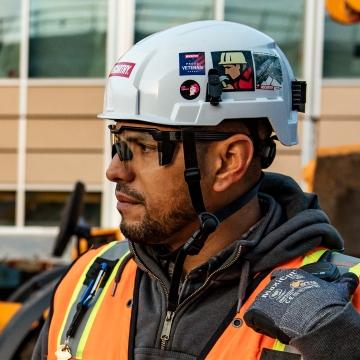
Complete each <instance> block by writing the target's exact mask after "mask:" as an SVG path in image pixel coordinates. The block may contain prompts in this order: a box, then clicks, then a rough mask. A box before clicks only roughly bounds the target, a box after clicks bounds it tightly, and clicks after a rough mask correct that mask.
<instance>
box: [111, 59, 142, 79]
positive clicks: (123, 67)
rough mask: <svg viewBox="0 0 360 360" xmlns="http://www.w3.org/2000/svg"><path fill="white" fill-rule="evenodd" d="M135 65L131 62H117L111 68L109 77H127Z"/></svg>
mask: <svg viewBox="0 0 360 360" xmlns="http://www.w3.org/2000/svg"><path fill="white" fill-rule="evenodd" d="M135 65H136V64H135V63H131V62H118V63H116V64H115V65H114V67H113V68H112V70H111V72H110V75H109V77H110V76H121V77H126V78H128V77H129V76H130V75H131V72H132V71H133V69H134V67H135Z"/></svg>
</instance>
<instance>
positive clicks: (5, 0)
mask: <svg viewBox="0 0 360 360" xmlns="http://www.w3.org/2000/svg"><path fill="white" fill-rule="evenodd" d="M0 9H1V10H0V78H16V77H19V53H20V23H21V22H20V12H21V0H0Z"/></svg>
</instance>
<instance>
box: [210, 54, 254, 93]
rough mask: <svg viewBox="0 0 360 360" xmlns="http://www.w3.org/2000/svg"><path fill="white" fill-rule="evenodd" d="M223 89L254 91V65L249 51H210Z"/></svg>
mask: <svg viewBox="0 0 360 360" xmlns="http://www.w3.org/2000/svg"><path fill="white" fill-rule="evenodd" d="M211 57H212V61H213V67H214V68H215V69H217V70H218V72H219V76H220V82H221V85H222V87H223V91H254V90H255V87H254V66H253V60H252V56H251V51H243V50H233V51H216V52H212V53H211Z"/></svg>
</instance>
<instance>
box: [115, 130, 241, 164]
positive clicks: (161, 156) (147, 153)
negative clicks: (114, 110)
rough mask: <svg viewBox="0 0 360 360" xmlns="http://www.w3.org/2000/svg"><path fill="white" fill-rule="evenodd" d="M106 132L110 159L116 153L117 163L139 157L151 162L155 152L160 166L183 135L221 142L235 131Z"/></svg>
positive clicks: (169, 157) (200, 139)
mask: <svg viewBox="0 0 360 360" xmlns="http://www.w3.org/2000/svg"><path fill="white" fill-rule="evenodd" d="M109 130H110V137H111V146H112V157H114V156H115V155H116V154H117V155H118V156H119V158H120V160H121V161H131V160H134V159H139V158H141V159H142V160H143V161H147V160H149V161H151V159H152V158H153V156H154V154H155V153H156V152H157V153H158V162H159V165H160V166H164V165H167V164H169V163H170V162H171V161H172V158H173V155H174V151H175V148H176V144H177V143H179V142H182V141H183V138H184V132H191V133H192V134H193V138H194V140H195V141H219V140H225V139H227V138H229V137H230V136H232V135H235V134H236V133H235V132H207V131H206V132H205V131H197V130H196V128H194V127H192V128H190V127H188V128H186V129H181V130H172V131H164V130H159V129H156V128H143V127H135V126H127V125H123V126H120V127H119V126H116V125H109Z"/></svg>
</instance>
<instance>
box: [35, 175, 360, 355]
mask: <svg viewBox="0 0 360 360" xmlns="http://www.w3.org/2000/svg"><path fill="white" fill-rule="evenodd" d="M259 199H260V204H261V209H262V213H263V217H262V219H261V221H260V222H259V223H258V224H256V225H255V226H253V227H252V228H251V229H250V230H249V231H248V232H247V233H246V234H238V235H239V240H237V241H235V242H234V243H233V244H231V245H230V246H229V247H228V248H226V249H224V250H223V251H222V252H221V253H219V254H217V255H216V256H215V257H213V258H212V259H210V260H209V262H208V263H206V264H203V265H201V266H200V267H198V268H196V269H194V270H192V271H191V272H190V273H189V274H188V275H187V276H186V278H185V279H183V281H182V284H181V287H180V291H179V298H180V301H179V306H178V308H177V310H176V313H175V316H174V318H173V322H172V326H171V331H170V336H169V340H168V341H167V342H165V343H164V342H162V341H161V340H160V337H161V333H162V331H163V324H164V320H165V315H166V306H167V293H168V291H169V285H170V280H169V278H170V275H169V273H170V274H171V268H172V262H173V258H172V256H171V254H166V253H164V252H163V251H162V250H161V249H159V248H158V247H148V246H144V245H139V244H134V243H131V242H130V249H131V251H132V252H133V254H134V255H135V260H136V262H137V264H138V266H139V269H138V271H137V277H136V286H135V289H136V290H135V293H134V298H133V305H132V306H133V316H132V326H131V331H130V340H129V341H130V342H129V348H130V349H133V351H130V352H129V358H133V359H136V360H155V359H166V360H172V359H177V360H195V359H203V358H205V357H206V355H207V353H208V352H209V351H210V350H211V347H212V346H213V344H214V343H215V342H216V340H217V339H218V338H219V336H220V335H221V334H222V332H223V331H224V330H225V328H226V327H227V326H228V325H229V323H230V322H231V321H232V319H233V317H234V315H235V312H236V305H237V303H238V300H239V297H243V296H248V295H249V294H250V293H251V291H252V290H253V288H254V287H255V285H256V282H255V280H253V277H254V274H256V273H257V274H258V273H261V274H267V273H268V272H269V271H271V270H272V269H273V268H274V267H275V266H278V265H280V264H281V263H284V262H287V261H288V260H291V259H293V258H295V257H297V256H301V255H304V254H305V253H307V252H308V251H309V250H311V249H313V248H315V247H317V246H320V245H321V246H325V247H327V248H330V249H336V250H342V248H343V241H342V239H341V237H340V235H339V234H338V232H337V231H336V230H335V228H334V227H332V226H331V225H330V223H329V219H328V217H327V216H326V214H325V213H324V212H323V211H322V210H321V209H320V207H319V204H318V201H317V197H316V195H314V194H305V193H304V192H303V191H302V190H301V189H300V187H299V186H298V185H297V184H296V183H295V182H294V181H293V180H292V179H291V178H289V177H286V176H283V175H279V174H273V173H267V174H266V175H265V177H264V181H263V183H262V186H261V189H260V193H259ZM240 246H242V247H244V246H245V247H246V250H247V251H246V253H245V254H244V255H239V254H240V251H239V249H240ZM245 262H247V263H248V264H249V265H250V266H249V276H248V277H247V276H246V279H248V280H247V281H246V282H245V285H244V283H243V284H242V285H241V286H240V289H239V280H240V278H241V274H242V273H243V272H244V271H243V270H244V268H243V266H244V263H245ZM241 287H242V288H241ZM239 290H240V292H239ZM243 326H245V325H243ZM335 327H336V329H339V330H335ZM349 329H351V332H350V334H349V332H348V330H349ZM120 331H121V330H120ZM46 338H47V328H46V327H45V329H44V331H43V332H42V335H41V337H40V339H39V341H38V344H37V348H36V350H35V352H34V356H33V359H43V357H42V355H44V354H46ZM315 339H316V340H315ZM335 339H336V340H337V341H336V343H337V346H335V345H334V344H335V341H334V340H335ZM340 339H343V340H342V341H341V340H340ZM345 342H346V344H352V345H349V346H348V348H347V347H341V346H338V345H339V343H341V344H343V343H345ZM293 343H294V344H293V345H295V346H296V347H297V348H298V349H301V352H302V354H303V356H304V358H305V359H311V360H317V359H319V360H320V359H339V360H340V359H359V358H360V355H356V354H360V316H359V315H358V314H357V312H356V310H354V309H353V307H352V305H351V304H350V305H349V306H347V307H346V309H344V311H343V312H342V313H341V314H340V315H339V316H337V317H336V318H335V319H334V320H333V321H332V322H331V323H329V324H327V325H326V326H324V327H322V328H320V329H318V331H316V332H315V334H312V335H311V337H309V336H305V337H304V338H303V339H302V338H299V339H295V340H294V341H293ZM356 344H357V345H356ZM332 347H333V348H332ZM319 349H321V352H319ZM328 349H331V352H328ZM344 349H345V350H344ZM325 350H326V352H325ZM344 351H346V353H344ZM284 355H285V354H284ZM354 356H355V357H354ZM282 359H286V357H283V358H282Z"/></svg>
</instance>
